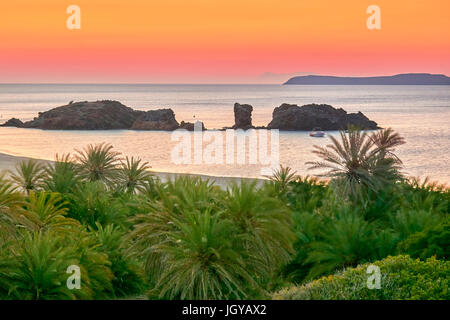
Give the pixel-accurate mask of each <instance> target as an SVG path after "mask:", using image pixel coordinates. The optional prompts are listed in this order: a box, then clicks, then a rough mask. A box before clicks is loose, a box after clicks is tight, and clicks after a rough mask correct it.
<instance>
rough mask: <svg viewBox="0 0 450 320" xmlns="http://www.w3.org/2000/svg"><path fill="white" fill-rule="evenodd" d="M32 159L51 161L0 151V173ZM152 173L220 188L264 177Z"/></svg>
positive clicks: (162, 179) (164, 180)
mask: <svg viewBox="0 0 450 320" xmlns="http://www.w3.org/2000/svg"><path fill="white" fill-rule="evenodd" d="M29 159H33V160H36V161H39V162H41V163H44V164H48V163H52V162H54V161H52V160H45V159H36V158H31V157H23V156H14V155H10V154H7V153H3V152H0V175H1V174H6V173H7V172H8V171H9V170H14V169H15V166H16V165H17V163H19V162H20V161H24V160H29ZM149 171H150V172H151V173H152V175H154V176H156V177H158V178H159V179H161V181H163V182H166V181H168V180H171V179H174V178H176V177H182V176H188V177H197V178H200V179H202V180H209V181H211V182H212V183H213V184H214V185H216V186H220V187H222V188H226V187H227V186H228V185H229V184H230V183H233V182H236V183H238V184H239V183H240V182H241V181H242V180H244V181H257V184H258V185H260V184H262V183H263V181H265V180H266V179H263V178H247V177H225V176H210V175H205V174H197V173H178V172H164V171H153V170H149Z"/></svg>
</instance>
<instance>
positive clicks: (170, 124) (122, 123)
mask: <svg viewBox="0 0 450 320" xmlns="http://www.w3.org/2000/svg"><path fill="white" fill-rule="evenodd" d="M252 111H253V107H252V106H251V105H248V104H239V103H235V105H234V120H235V123H234V125H233V126H232V127H231V129H243V130H248V129H253V128H254V129H266V128H267V129H279V130H290V131H295V130H298V131H302V130H313V129H314V128H317V127H320V128H321V129H322V130H340V129H345V128H347V126H348V125H354V126H357V127H360V128H362V129H369V130H370V129H377V128H378V125H377V123H376V122H374V121H371V120H369V119H368V118H367V117H366V116H365V115H364V114H362V113H361V112H358V113H347V112H346V111H345V110H343V109H342V108H339V109H336V108H334V107H332V106H330V105H326V104H309V105H304V106H301V107H299V106H297V105H294V104H282V105H281V106H279V107H277V108H275V109H274V111H273V114H272V121H271V122H270V123H269V125H268V126H267V127H255V126H253V124H252ZM201 125H202V129H203V130H206V128H205V126H204V124H203V123H202V124H201ZM1 126H3V127H19V128H36V129H43V130H117V129H129V130H163V131H172V130H176V129H186V130H189V131H192V130H194V123H191V122H184V121H182V122H181V123H178V121H177V120H176V119H175V113H174V112H173V110H172V109H169V108H165V109H158V110H149V111H141V110H134V109H132V108H130V107H127V106H125V105H123V104H122V103H120V102H118V101H111V100H102V101H94V102H88V101H82V102H75V103H69V104H67V105H64V106H61V107H57V108H54V109H51V110H49V111H46V112H39V115H38V117H36V118H34V119H33V120H31V121H27V122H22V121H20V120H19V119H16V118H12V119H10V120H8V121H6V122H5V123H4V124H2V125H1ZM223 129H227V128H223Z"/></svg>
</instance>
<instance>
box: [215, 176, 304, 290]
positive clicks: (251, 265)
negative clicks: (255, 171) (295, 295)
mask: <svg viewBox="0 0 450 320" xmlns="http://www.w3.org/2000/svg"><path fill="white" fill-rule="evenodd" d="M265 192H266V191H265V190H264V189H261V190H259V189H257V187H256V182H251V183H247V182H241V184H240V185H237V184H233V185H232V186H231V188H229V189H228V190H227V194H226V197H225V201H224V210H225V217H227V218H228V219H230V220H231V221H232V222H233V224H234V225H235V226H236V227H237V228H238V234H239V235H240V237H241V244H242V246H243V247H244V248H245V259H246V261H247V268H248V269H249V270H250V271H251V272H252V273H253V274H255V275H256V277H257V278H258V280H259V282H260V284H264V282H265V281H267V280H268V279H269V278H270V277H271V276H273V274H274V272H276V271H277V270H278V269H279V268H280V267H281V265H283V264H285V263H287V262H288V261H289V260H290V259H291V254H292V252H293V250H292V244H293V242H294V240H295V235H294V232H293V229H292V225H293V221H292V212H291V211H290V210H289V209H288V208H287V207H286V206H285V205H284V203H283V202H282V201H281V200H280V199H278V198H276V197H272V196H270V195H268V194H266V193H265Z"/></svg>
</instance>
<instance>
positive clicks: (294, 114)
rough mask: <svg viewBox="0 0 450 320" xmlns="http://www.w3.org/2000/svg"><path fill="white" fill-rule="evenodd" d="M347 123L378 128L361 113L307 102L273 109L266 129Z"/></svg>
mask: <svg viewBox="0 0 450 320" xmlns="http://www.w3.org/2000/svg"><path fill="white" fill-rule="evenodd" d="M348 125H354V126H357V127H360V128H361V129H368V130H374V129H378V125H377V123H376V122H375V121H371V120H369V119H368V118H367V117H366V116H365V115H364V114H363V113H361V112H358V113H347V112H346V111H345V110H344V109H342V108H339V109H336V108H333V107H332V106H330V105H327V104H308V105H304V106H301V107H299V106H298V105H295V104H287V103H284V104H282V105H281V106H279V107H278V108H275V109H274V110H273V114H272V121H271V122H270V123H269V125H268V126H267V128H268V129H279V130H289V131H295V130H298V131H303V130H308V131H309V130H314V128H320V129H321V130H341V129H346V128H347V127H348Z"/></svg>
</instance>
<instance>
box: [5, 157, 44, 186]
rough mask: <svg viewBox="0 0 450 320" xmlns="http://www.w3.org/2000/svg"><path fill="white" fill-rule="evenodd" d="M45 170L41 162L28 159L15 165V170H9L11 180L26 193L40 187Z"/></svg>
mask: <svg viewBox="0 0 450 320" xmlns="http://www.w3.org/2000/svg"><path fill="white" fill-rule="evenodd" d="M44 178H45V172H44V169H43V165H42V163H40V162H38V161H36V160H34V159H29V160H26V161H21V162H19V163H18V164H17V165H16V172H11V180H12V181H13V182H14V183H15V184H16V185H17V186H18V187H20V188H21V189H23V190H24V191H26V192H27V193H29V192H30V190H38V189H39V188H40V187H42V182H43V179H44Z"/></svg>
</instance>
